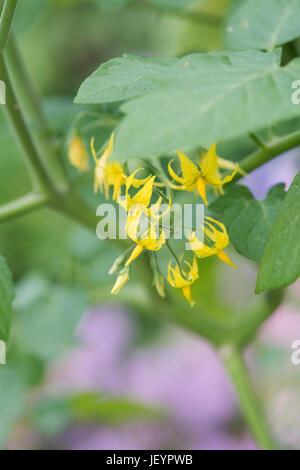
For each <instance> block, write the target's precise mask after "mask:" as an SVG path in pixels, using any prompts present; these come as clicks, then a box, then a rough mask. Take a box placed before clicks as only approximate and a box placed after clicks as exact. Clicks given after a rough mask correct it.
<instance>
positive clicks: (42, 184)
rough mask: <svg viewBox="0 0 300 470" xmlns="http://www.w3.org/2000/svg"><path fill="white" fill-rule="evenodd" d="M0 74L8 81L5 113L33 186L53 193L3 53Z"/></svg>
mask: <svg viewBox="0 0 300 470" xmlns="http://www.w3.org/2000/svg"><path fill="white" fill-rule="evenodd" d="M0 76H1V77H2V79H3V80H4V81H5V83H6V105H5V106H4V107H3V109H4V113H5V114H6V116H7V118H8V121H9V123H10V125H11V127H12V129H13V131H14V134H15V136H16V140H17V142H18V143H19V146H20V148H21V150H22V154H23V156H24V159H25V162H26V164H27V166H28V170H29V173H30V176H31V179H32V183H33V187H34V189H35V190H37V191H39V192H40V191H42V192H45V193H51V192H52V191H53V188H52V185H51V183H50V182H49V179H48V175H47V171H46V170H45V168H44V167H43V165H42V164H41V162H40V159H39V155H38V153H37V150H36V147H35V145H34V143H33V142H32V139H31V137H30V135H29V133H28V131H27V126H26V123H25V120H24V118H23V115H22V113H21V111H20V109H19V106H18V103H17V99H16V96H15V94H14V90H13V88H12V86H11V82H10V78H9V75H8V72H7V67H6V63H5V60H4V58H3V55H0Z"/></svg>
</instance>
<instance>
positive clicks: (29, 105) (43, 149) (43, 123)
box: [5, 35, 68, 191]
mask: <svg viewBox="0 0 300 470" xmlns="http://www.w3.org/2000/svg"><path fill="white" fill-rule="evenodd" d="M5 60H6V64H7V68H8V72H9V76H10V78H11V82H12V85H13V88H14V91H15V94H16V96H17V99H18V103H19V106H20V108H21V111H22V112H23V114H24V117H25V119H26V123H27V128H28V131H29V132H30V134H31V136H32V139H33V141H34V142H35V143H36V146H37V149H38V152H39V156H40V160H41V161H43V162H44V163H46V164H47V168H48V169H49V174H50V176H51V178H52V180H53V183H54V184H55V185H56V186H58V187H59V189H60V190H62V191H64V190H66V189H67V187H68V182H67V179H66V176H65V174H64V171H63V168H62V165H61V161H60V155H59V151H58V146H57V141H56V138H55V137H54V136H53V133H52V131H51V130H50V128H49V124H48V122H47V119H46V117H45V114H44V111H43V108H42V104H41V100H40V97H39V96H38V94H37V92H36V90H35V88H34V86H33V84H32V82H31V79H30V77H29V75H28V73H27V70H26V67H25V65H24V64H23V61H22V57H21V55H20V53H19V50H18V47H17V44H16V41H15V39H14V37H13V35H11V37H10V39H9V41H8V43H7V47H6V50H5Z"/></svg>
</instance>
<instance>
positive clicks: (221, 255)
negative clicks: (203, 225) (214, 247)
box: [217, 251, 236, 269]
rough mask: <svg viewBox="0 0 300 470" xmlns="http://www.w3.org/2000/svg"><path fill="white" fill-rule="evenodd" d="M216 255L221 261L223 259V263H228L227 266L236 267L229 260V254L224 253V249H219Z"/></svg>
mask: <svg viewBox="0 0 300 470" xmlns="http://www.w3.org/2000/svg"><path fill="white" fill-rule="evenodd" d="M217 256H218V258H219V259H220V260H221V261H224V263H227V264H229V266H231V267H232V268H235V269H236V265H235V264H233V263H232V261H231V260H230V258H229V256H228V255H227V254H226V253H225V251H219V252H218V253H217Z"/></svg>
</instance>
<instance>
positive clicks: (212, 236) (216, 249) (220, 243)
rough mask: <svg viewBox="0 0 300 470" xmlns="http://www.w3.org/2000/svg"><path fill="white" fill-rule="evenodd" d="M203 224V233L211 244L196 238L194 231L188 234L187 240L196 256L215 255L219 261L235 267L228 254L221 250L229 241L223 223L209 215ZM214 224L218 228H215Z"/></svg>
mask: <svg viewBox="0 0 300 470" xmlns="http://www.w3.org/2000/svg"><path fill="white" fill-rule="evenodd" d="M211 222H212V223H211ZM204 224H205V226H204V235H205V236H207V237H208V239H209V240H210V242H211V244H212V245H213V246H208V245H207V244H205V242H202V241H200V240H199V239H198V238H197V236H196V233H195V232H193V233H192V234H191V235H190V236H189V242H190V244H191V247H192V250H193V251H194V253H195V255H196V256H197V258H207V257H210V256H213V255H217V256H218V258H219V259H220V260H221V261H224V263H227V264H229V265H230V266H232V267H233V268H236V266H235V265H234V264H233V263H232V262H231V260H230V259H229V257H228V255H227V254H226V253H225V252H224V251H223V250H224V248H226V247H227V246H228V245H229V243H230V240H229V236H228V233H227V230H226V228H225V225H224V224H222V223H221V222H218V221H217V220H214V219H212V218H211V217H205V221H204ZM216 226H217V227H218V228H216Z"/></svg>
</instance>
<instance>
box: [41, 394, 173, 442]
mask: <svg viewBox="0 0 300 470" xmlns="http://www.w3.org/2000/svg"><path fill="white" fill-rule="evenodd" d="M164 416H165V412H164V410H162V409H160V408H156V407H154V406H150V405H147V404H144V403H141V402H139V401H135V400H132V399H130V398H127V397H113V398H111V397H108V396H107V395H103V394H101V393H97V392H85V393H80V394H75V395H61V396H54V397H46V398H43V399H42V400H41V401H40V402H38V403H37V405H36V407H35V409H34V411H33V419H34V422H35V425H36V426H37V427H38V429H39V431H40V432H41V433H42V434H45V435H48V436H52V435H57V434H58V433H61V432H62V431H63V430H64V429H65V428H66V427H67V426H69V425H70V424H72V423H74V422H75V423H80V422H83V423H85V424H86V423H94V424H95V423H98V424H101V425H106V426H116V425H117V426H120V425H124V424H128V423H130V422H132V421H139V420H151V421H152V420H160V419H161V418H163V417H164Z"/></svg>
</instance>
